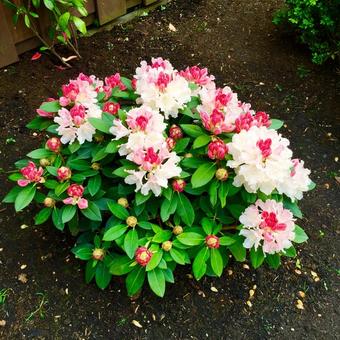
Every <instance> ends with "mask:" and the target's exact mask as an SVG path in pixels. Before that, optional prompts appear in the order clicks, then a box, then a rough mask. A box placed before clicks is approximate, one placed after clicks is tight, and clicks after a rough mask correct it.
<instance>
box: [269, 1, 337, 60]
mask: <svg viewBox="0 0 340 340" xmlns="http://www.w3.org/2000/svg"><path fill="white" fill-rule="evenodd" d="M285 3H286V6H285V7H284V8H282V9H280V10H279V11H277V12H276V13H275V15H274V19H273V22H274V24H276V25H282V24H284V25H288V26H291V27H293V29H294V30H295V31H296V32H297V33H298V38H299V41H300V42H302V43H303V44H306V45H307V46H308V47H309V49H310V51H311V53H312V61H313V62H314V63H315V64H323V63H324V62H325V61H326V60H328V59H336V58H339V53H340V0H285Z"/></svg>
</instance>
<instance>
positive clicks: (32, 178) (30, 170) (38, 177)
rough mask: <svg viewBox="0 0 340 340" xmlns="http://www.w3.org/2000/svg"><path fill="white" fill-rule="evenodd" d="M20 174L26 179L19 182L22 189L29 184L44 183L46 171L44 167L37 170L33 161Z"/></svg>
mask: <svg viewBox="0 0 340 340" xmlns="http://www.w3.org/2000/svg"><path fill="white" fill-rule="evenodd" d="M20 172H21V174H22V175H23V176H24V177H25V179H19V180H18V185H19V186H21V187H25V186H26V185H28V184H29V183H42V182H43V181H44V178H43V177H42V174H43V173H44V169H43V168H42V167H39V168H37V166H36V165H35V164H34V163H33V162H31V161H30V162H28V165H27V166H25V167H24V168H22V169H21V170H20Z"/></svg>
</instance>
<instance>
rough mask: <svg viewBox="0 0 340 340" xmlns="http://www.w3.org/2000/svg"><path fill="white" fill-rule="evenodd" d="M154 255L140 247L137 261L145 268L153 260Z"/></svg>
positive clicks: (136, 257) (137, 252)
mask: <svg viewBox="0 0 340 340" xmlns="http://www.w3.org/2000/svg"><path fill="white" fill-rule="evenodd" d="M151 257H152V253H151V251H150V250H148V248H146V247H139V248H138V249H137V250H136V253H135V260H136V261H137V262H138V263H139V264H140V265H141V266H142V267H145V266H146V265H147V264H148V263H149V262H150V260H151Z"/></svg>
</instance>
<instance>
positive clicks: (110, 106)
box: [103, 102, 120, 115]
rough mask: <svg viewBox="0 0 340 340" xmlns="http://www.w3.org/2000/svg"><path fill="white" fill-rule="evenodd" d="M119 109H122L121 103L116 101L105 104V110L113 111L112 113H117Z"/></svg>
mask: <svg viewBox="0 0 340 340" xmlns="http://www.w3.org/2000/svg"><path fill="white" fill-rule="evenodd" d="M119 109H120V105H119V103H114V102H106V103H105V104H104V106H103V111H104V112H108V113H111V114H112V115H115V114H116V113H117V112H118V110H119Z"/></svg>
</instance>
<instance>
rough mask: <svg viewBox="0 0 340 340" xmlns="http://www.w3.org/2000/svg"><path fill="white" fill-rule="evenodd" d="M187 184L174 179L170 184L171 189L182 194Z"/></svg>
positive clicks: (181, 180)
mask: <svg viewBox="0 0 340 340" xmlns="http://www.w3.org/2000/svg"><path fill="white" fill-rule="evenodd" d="M186 185H187V184H186V183H185V181H184V180H183V179H180V178H179V179H175V180H173V182H172V189H174V191H176V192H182V191H183V190H184V188H185V186H186Z"/></svg>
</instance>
